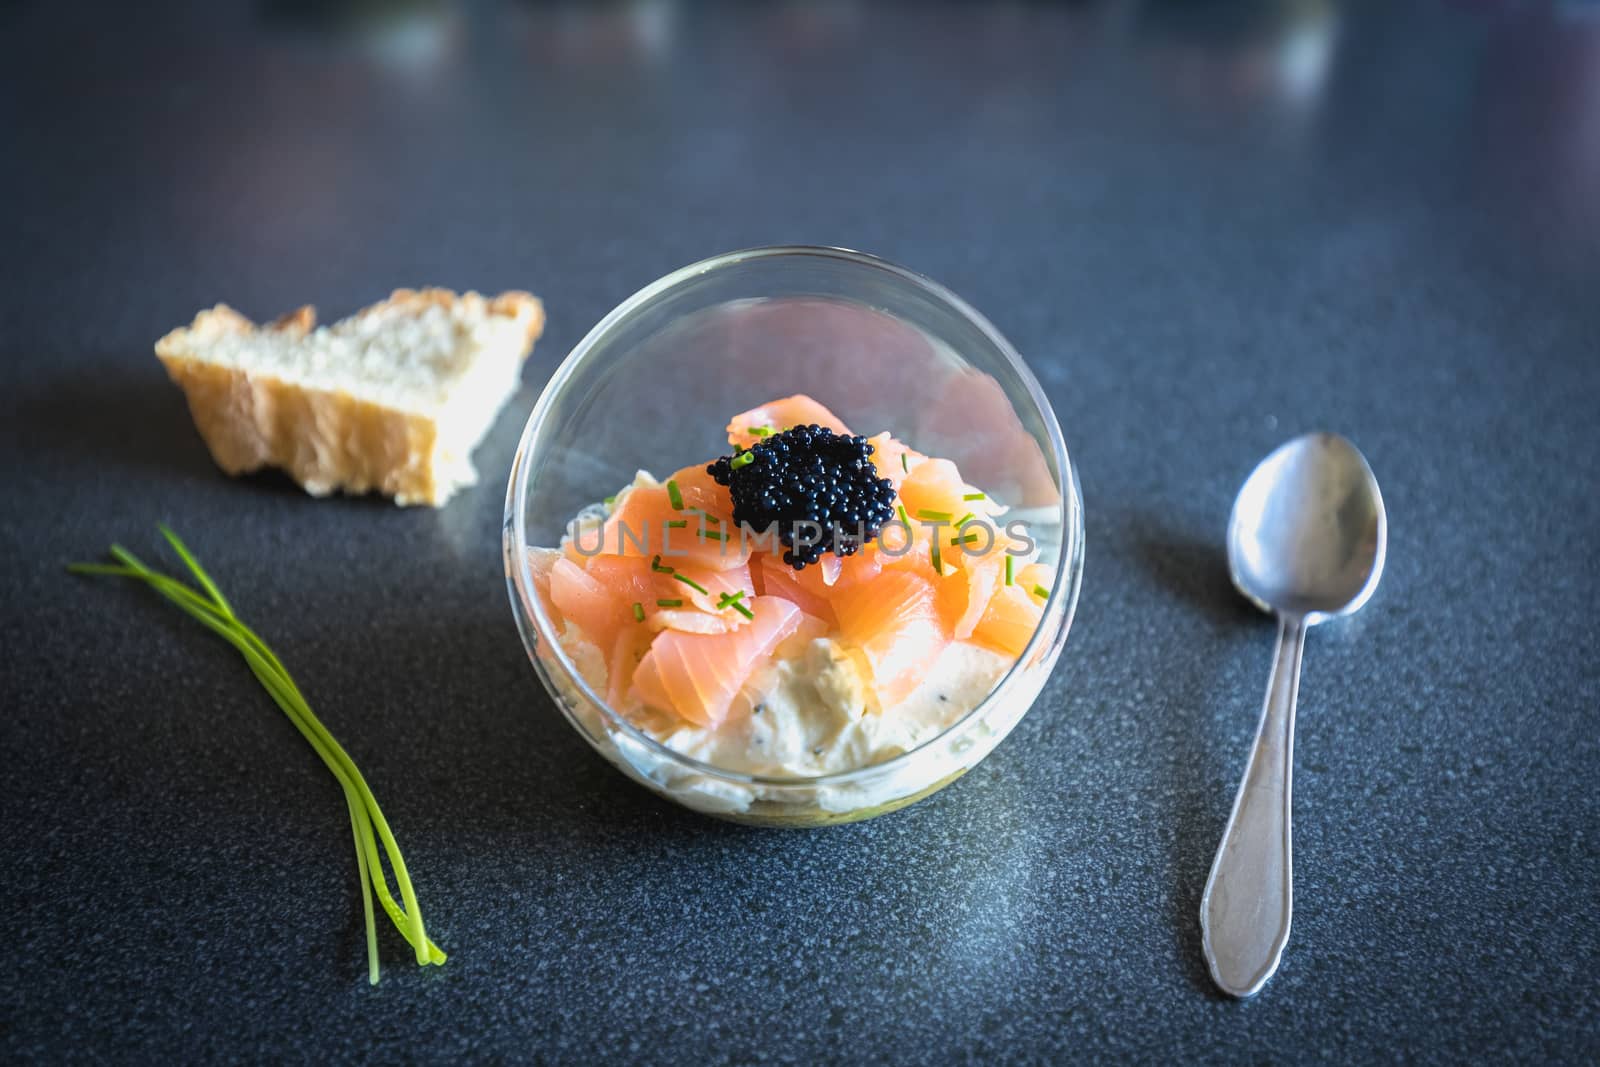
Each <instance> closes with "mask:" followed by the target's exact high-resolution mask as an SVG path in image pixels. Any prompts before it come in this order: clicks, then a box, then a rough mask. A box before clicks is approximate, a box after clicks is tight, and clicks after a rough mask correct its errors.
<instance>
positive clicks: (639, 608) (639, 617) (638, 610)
mask: <svg viewBox="0 0 1600 1067" xmlns="http://www.w3.org/2000/svg"><path fill="white" fill-rule="evenodd" d="M633 621H634V622H644V605H643V604H641V603H639V602H638V601H637V600H635V601H634V602H633Z"/></svg>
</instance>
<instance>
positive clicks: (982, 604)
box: [937, 549, 1004, 641]
mask: <svg viewBox="0 0 1600 1067" xmlns="http://www.w3.org/2000/svg"><path fill="white" fill-rule="evenodd" d="M951 552H952V554H953V555H956V556H959V555H960V549H952V550H951ZM1003 568H1004V563H1003V562H1002V558H1001V557H1000V556H998V555H987V556H976V557H971V558H969V559H967V560H966V561H965V565H964V566H962V567H959V568H957V569H956V572H955V573H954V574H951V575H949V576H947V577H945V578H942V579H940V580H939V582H938V583H937V589H938V597H939V613H940V615H942V616H943V617H944V620H945V624H946V625H947V626H949V627H950V636H951V637H953V638H955V639H956V640H957V641H965V640H967V639H968V638H969V637H971V636H972V631H973V630H975V629H977V626H978V622H979V621H980V620H981V619H982V618H983V613H984V610H985V609H986V608H987V607H988V606H989V601H990V599H991V598H992V597H993V596H994V591H995V589H997V588H998V587H999V586H1000V583H1001V580H1002V577H1003V574H1002V572H1003Z"/></svg>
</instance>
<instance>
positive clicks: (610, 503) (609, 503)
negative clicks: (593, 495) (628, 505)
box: [606, 496, 617, 508]
mask: <svg viewBox="0 0 1600 1067" xmlns="http://www.w3.org/2000/svg"><path fill="white" fill-rule="evenodd" d="M616 506H617V498H616V497H614V496H608V497H606V507H608V508H613V507H616Z"/></svg>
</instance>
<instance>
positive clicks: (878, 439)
mask: <svg viewBox="0 0 1600 1067" xmlns="http://www.w3.org/2000/svg"><path fill="white" fill-rule="evenodd" d="M867 441H868V443H870V444H871V445H872V465H873V466H874V467H876V468H878V477H880V478H887V479H889V482H890V484H892V485H893V486H894V490H895V492H897V493H898V492H899V491H900V483H901V482H903V481H905V480H906V478H907V477H908V476H909V475H908V472H909V471H910V470H911V468H912V467H913V466H915V465H916V464H917V463H918V462H920V461H921V460H922V459H923V455H922V453H921V452H916V451H913V450H912V449H910V448H908V447H907V446H906V445H905V444H904V442H901V441H899V440H897V439H895V438H893V437H891V436H889V431H887V430H885V431H884V432H883V433H880V434H878V435H877V436H875V437H869V438H867Z"/></svg>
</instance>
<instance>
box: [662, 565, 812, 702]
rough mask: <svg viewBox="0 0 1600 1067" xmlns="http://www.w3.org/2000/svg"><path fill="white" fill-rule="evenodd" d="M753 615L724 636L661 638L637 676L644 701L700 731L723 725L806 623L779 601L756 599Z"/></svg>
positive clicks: (795, 610)
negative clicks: (759, 670) (744, 691)
mask: <svg viewBox="0 0 1600 1067" xmlns="http://www.w3.org/2000/svg"><path fill="white" fill-rule="evenodd" d="M750 610H751V613H752V614H753V615H754V616H755V618H754V619H752V620H750V623H749V625H747V626H742V627H740V628H739V629H737V630H732V631H730V632H728V633H725V634H690V633H680V632H677V631H674V630H668V631H665V632H663V633H661V634H660V635H658V636H657V637H656V639H655V640H654V641H653V642H652V643H651V645H650V651H649V652H648V653H646V654H645V657H644V659H643V660H642V661H640V663H639V668H638V670H637V671H635V672H634V676H633V691H634V693H635V694H636V695H637V696H638V698H639V700H640V701H641V702H643V703H645V704H647V705H649V706H650V707H654V708H659V709H661V710H664V711H673V712H676V713H677V714H678V715H679V716H680V717H681V718H683V719H685V720H687V721H688V722H691V723H696V724H698V725H701V726H706V725H711V724H714V723H719V722H721V721H722V719H723V718H724V716H726V715H727V713H728V707H729V705H731V704H732V703H733V698H734V696H735V695H737V694H738V692H739V689H740V687H742V686H743V685H744V683H745V682H746V681H748V680H749V678H750V675H751V674H752V673H754V671H755V669H756V667H757V666H759V665H760V664H761V663H762V662H764V661H765V660H766V659H767V658H768V657H769V656H771V654H772V650H773V649H774V648H776V647H777V646H778V644H779V643H780V642H781V641H783V639H784V638H786V637H788V636H789V635H790V634H792V633H794V632H795V630H796V629H798V628H799V626H800V624H801V621H802V620H803V619H804V615H803V614H802V613H801V611H800V609H799V608H797V607H795V606H794V605H793V604H791V603H789V602H788V601H787V600H782V599H780V598H778V597H772V596H758V597H755V598H753V599H752V600H751V601H750Z"/></svg>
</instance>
